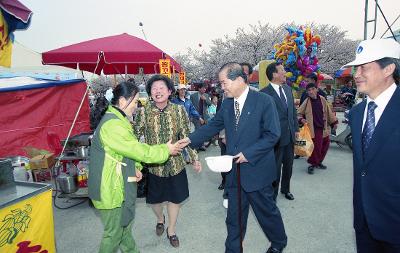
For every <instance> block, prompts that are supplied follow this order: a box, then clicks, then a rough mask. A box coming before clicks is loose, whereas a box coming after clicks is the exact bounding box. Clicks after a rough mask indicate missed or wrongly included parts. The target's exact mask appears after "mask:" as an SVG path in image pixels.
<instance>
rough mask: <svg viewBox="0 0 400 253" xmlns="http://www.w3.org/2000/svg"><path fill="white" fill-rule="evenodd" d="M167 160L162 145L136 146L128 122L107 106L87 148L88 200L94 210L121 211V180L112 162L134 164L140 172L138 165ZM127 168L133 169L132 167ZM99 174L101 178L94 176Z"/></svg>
mask: <svg viewBox="0 0 400 253" xmlns="http://www.w3.org/2000/svg"><path fill="white" fill-rule="evenodd" d="M110 114H112V115H110ZM110 116H111V117H110ZM168 157H169V150H168V147H167V145H166V144H160V145H152V146H150V145H148V144H145V143H140V142H139V141H138V139H137V138H136V136H135V135H134V134H133V129H132V126H131V124H130V122H129V121H128V119H127V118H126V117H124V116H123V115H122V114H121V113H120V112H119V111H118V110H116V109H115V108H113V107H112V106H109V107H108V109H107V111H106V114H105V115H104V116H103V119H102V120H101V122H100V124H99V125H98V127H97V129H96V131H95V133H94V137H93V141H92V144H91V148H90V160H91V162H90V165H91V166H90V169H89V197H90V198H91V199H92V201H93V204H94V206H95V207H96V208H97V209H113V208H117V207H121V205H122V202H123V201H124V180H123V176H122V175H121V173H118V172H117V169H116V168H117V164H118V163H117V162H116V161H119V162H125V161H126V159H127V158H128V160H133V161H135V162H136V168H141V165H140V164H139V162H145V163H164V162H165V161H166V160H167V159H168ZM123 160H124V161H123ZM127 164H128V166H129V164H131V166H133V163H127ZM121 168H122V170H127V169H132V168H127V167H125V166H122V167H121ZM100 173H101V176H97V175H100ZM96 174H97V175H96Z"/></svg>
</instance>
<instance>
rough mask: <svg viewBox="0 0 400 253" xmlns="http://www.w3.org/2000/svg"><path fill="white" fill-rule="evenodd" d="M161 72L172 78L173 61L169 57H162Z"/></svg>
mask: <svg viewBox="0 0 400 253" xmlns="http://www.w3.org/2000/svg"><path fill="white" fill-rule="evenodd" d="M160 74H161V75H165V76H168V77H169V78H171V63H170V60H169V59H160Z"/></svg>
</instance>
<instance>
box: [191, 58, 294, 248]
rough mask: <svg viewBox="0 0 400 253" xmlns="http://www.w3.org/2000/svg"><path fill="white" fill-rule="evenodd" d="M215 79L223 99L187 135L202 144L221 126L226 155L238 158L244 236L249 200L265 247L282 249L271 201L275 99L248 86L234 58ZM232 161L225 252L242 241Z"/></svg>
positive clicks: (279, 223) (277, 215)
mask: <svg viewBox="0 0 400 253" xmlns="http://www.w3.org/2000/svg"><path fill="white" fill-rule="evenodd" d="M218 78H219V81H220V83H221V85H222V89H223V90H224V93H225V100H224V101H223V103H222V106H221V109H220V110H219V111H218V112H217V114H216V115H215V117H214V118H213V119H212V120H210V122H209V123H208V124H207V125H205V126H202V127H201V128H200V129H198V130H196V131H195V132H194V133H192V134H190V136H189V139H190V141H191V145H192V146H193V147H197V146H200V145H201V144H202V143H203V142H204V141H205V140H208V139H210V138H211V137H212V136H214V135H215V134H217V133H218V132H219V131H221V130H222V129H224V128H225V136H226V148H227V154H228V155H233V156H234V157H235V162H236V163H240V180H241V187H240V192H241V210H242V216H241V217H242V218H241V220H242V224H241V227H242V229H243V236H244V234H245V232H246V226H247V217H248V214H249V206H250V205H251V207H252V209H253V211H254V214H255V216H256V218H257V220H258V222H259V224H260V226H261V228H262V230H263V231H264V233H265V235H266V237H267V238H268V239H269V240H270V241H271V246H270V248H269V249H268V251H267V252H268V253H270V252H273V253H278V252H282V250H283V248H284V247H285V246H286V244H287V237H286V234H285V228H284V225H283V221H282V217H281V214H280V211H279V209H278V207H277V206H276V203H275V201H274V200H273V196H274V189H273V187H272V182H273V181H274V180H275V179H276V167H275V156H274V147H275V145H276V143H277V141H278V140H279V136H280V126H279V118H278V114H277V111H276V107H275V103H274V102H273V99H272V98H271V97H270V96H269V95H267V94H264V93H260V92H257V91H253V90H250V89H249V86H248V85H247V84H246V80H247V76H246V74H245V73H244V71H243V69H242V67H241V66H240V65H239V64H238V63H235V62H234V63H227V64H225V65H224V66H222V67H221V69H220V71H219V75H218ZM187 141H189V140H187ZM234 165H235V166H233V169H232V171H231V172H230V173H229V174H228V175H227V178H226V184H225V189H226V191H227V193H228V201H229V205H228V213H227V218H226V225H227V230H228V236H227V239H226V242H225V246H226V250H225V252H229V253H233V252H235V253H236V252H240V247H239V246H240V245H241V243H242V242H241V241H240V225H239V221H238V215H239V214H238V190H239V189H238V187H239V186H238V182H237V176H238V170H237V167H236V164H235V163H234Z"/></svg>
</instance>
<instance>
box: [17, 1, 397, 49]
mask: <svg viewBox="0 0 400 253" xmlns="http://www.w3.org/2000/svg"><path fill="white" fill-rule="evenodd" d="M20 1H21V2H22V3H24V4H25V5H26V6H27V7H28V8H30V9H31V10H32V11H33V12H34V14H33V17H32V22H31V26H30V27H29V28H28V30H26V31H21V32H16V33H15V35H16V40H17V41H18V42H20V43H21V44H23V45H25V46H27V47H28V48H31V49H33V50H35V51H37V52H44V51H48V50H52V49H56V48H59V47H62V46H66V45H69V44H73V43H78V42H81V41H85V40H89V39H94V38H100V37H105V36H110V35H116V34H121V33H124V32H126V33H129V34H131V35H134V36H137V37H140V38H143V33H142V30H141V27H140V26H139V22H142V23H143V30H144V33H145V34H146V36H147V40H148V41H149V42H150V43H152V44H154V45H155V46H157V47H159V48H160V49H162V50H164V51H165V52H167V53H168V54H170V55H173V54H175V53H178V52H182V53H184V52H185V51H186V49H187V48H188V47H191V48H196V49H200V48H199V46H198V44H199V43H201V44H202V45H203V49H207V48H208V46H209V45H210V44H211V40H213V39H216V38H221V37H223V36H224V35H231V36H233V35H234V33H235V30H236V29H237V28H239V27H244V28H246V29H248V27H249V24H257V22H261V23H262V24H265V23H270V24H271V25H274V26H277V25H279V24H282V23H287V22H292V21H294V22H296V23H298V24H307V23H311V22H316V23H320V24H332V25H337V26H339V27H340V28H341V29H343V30H347V31H348V37H349V38H351V39H362V38H363V36H364V31H363V27H364V5H365V0H301V1H299V0H285V1H268V0H247V1H243V0H242V1H239V0H229V1H228V0H201V1H191V0H167V1H161V0H159V1H156V0H107V1H106V0H79V1H78V0H20ZM369 2H370V9H372V3H373V2H374V0H369ZM379 3H380V5H381V8H382V10H383V12H384V14H385V15H386V17H387V19H388V21H389V23H392V22H394V20H395V19H396V18H397V17H398V15H399V14H400V0H379ZM371 14H372V10H371ZM371 18H372V15H371ZM394 28H395V29H399V28H400V19H399V20H398V21H397V22H396V23H395V25H394ZM369 30H370V31H371V33H370V34H372V25H371V26H369ZM385 30H386V26H385V23H384V20H383V18H382V16H381V15H380V14H379V13H378V29H377V31H378V32H377V36H379V37H380V36H381V35H382V33H383V32H384V31H385ZM322 38H323V37H322Z"/></svg>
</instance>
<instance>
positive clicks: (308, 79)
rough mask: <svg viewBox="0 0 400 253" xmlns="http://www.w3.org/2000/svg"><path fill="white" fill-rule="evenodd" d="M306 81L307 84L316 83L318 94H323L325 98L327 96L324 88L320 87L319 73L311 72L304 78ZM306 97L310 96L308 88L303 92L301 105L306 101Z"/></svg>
mask: <svg viewBox="0 0 400 253" xmlns="http://www.w3.org/2000/svg"><path fill="white" fill-rule="evenodd" d="M304 81H306V83H307V84H309V83H313V84H315V86H316V87H317V93H318V95H320V96H323V97H324V98H325V99H326V98H327V95H326V93H325V92H324V91H323V90H322V89H320V88H319V87H318V76H317V74H315V73H311V74H309V75H308V76H307V77H306V78H304ZM306 98H308V92H307V89H306V90H304V91H303V93H302V94H301V97H300V105H301V104H303V102H304V100H306Z"/></svg>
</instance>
